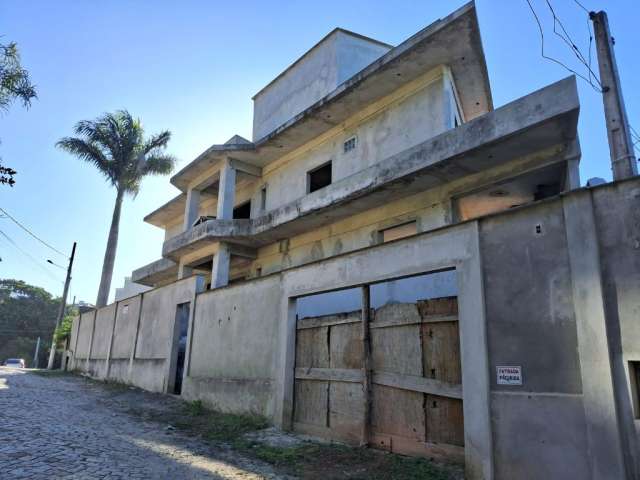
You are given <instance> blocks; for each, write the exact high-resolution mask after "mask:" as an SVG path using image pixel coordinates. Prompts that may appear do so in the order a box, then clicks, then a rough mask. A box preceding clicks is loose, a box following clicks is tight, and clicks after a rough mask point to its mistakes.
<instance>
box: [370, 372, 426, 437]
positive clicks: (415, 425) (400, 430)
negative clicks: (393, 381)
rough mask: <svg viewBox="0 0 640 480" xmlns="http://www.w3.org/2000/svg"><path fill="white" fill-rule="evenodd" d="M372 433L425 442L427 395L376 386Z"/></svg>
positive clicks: (373, 399) (372, 406) (373, 401)
mask: <svg viewBox="0 0 640 480" xmlns="http://www.w3.org/2000/svg"><path fill="white" fill-rule="evenodd" d="M372 393H373V395H372V402H371V433H375V434H388V435H399V436H402V437H406V438H412V439H414V440H417V441H424V439H425V412H424V394H423V393H419V392H412V391H410V390H400V389H397V388H392V387H386V386H382V385H376V384H375V383H374V384H373V386H372Z"/></svg>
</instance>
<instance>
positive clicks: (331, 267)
mask: <svg viewBox="0 0 640 480" xmlns="http://www.w3.org/2000/svg"><path fill="white" fill-rule="evenodd" d="M581 196H582V197H585V196H586V197H588V198H592V200H590V201H591V202H592V203H585V204H584V205H582V203H580V204H579V205H578V204H576V205H577V206H576V207H575V208H574V207H571V205H573V204H574V203H575V202H576V199H578V200H579V199H580V198H581ZM638 198H640V180H638V179H634V180H630V181H628V182H624V183H619V184H614V185H606V186H603V187H600V188H598V189H594V190H591V191H589V190H586V191H585V190H582V191H574V192H569V193H567V194H565V195H563V196H561V197H557V198H554V199H549V200H547V201H544V202H538V203H536V204H533V205H529V206H526V207H520V208H517V209H512V210H510V211H507V212H502V213H499V214H494V215H490V216H487V217H484V218H481V219H478V220H476V221H471V222H466V224H463V225H458V226H450V227H443V228H441V229H439V230H436V231H432V232H429V233H424V234H419V235H417V236H414V237H411V238H406V239H401V240H398V241H395V242H392V243H389V244H383V245H375V246H371V247H369V248H364V249H363V250H360V251H356V252H352V253H347V254H342V255H340V254H339V255H337V256H335V257H333V258H330V259H318V260H315V261H313V260H312V261H311V263H309V264H307V265H305V266H299V267H292V268H289V269H284V270H282V271H280V273H277V274H272V275H270V276H267V277H264V278H262V279H260V280H252V281H249V282H245V283H241V284H237V285H234V286H231V287H228V288H225V289H219V290H214V291H212V292H209V293H206V294H203V295H201V296H199V298H198V309H197V311H196V316H195V319H194V325H195V328H194V331H193V333H194V335H195V337H194V338H195V339H196V340H195V341H194V343H193V344H192V351H191V358H192V362H193V363H192V364H191V367H190V368H191V370H190V375H191V376H192V377H191V378H188V379H187V381H186V385H187V388H186V392H185V394H186V396H187V397H188V398H200V399H203V400H205V401H207V402H209V403H210V404H212V405H215V406H218V407H220V408H224V409H227V410H232V411H259V412H262V413H264V414H267V415H269V416H271V418H273V419H274V421H275V422H276V423H277V424H280V425H286V418H287V415H288V412H289V413H290V411H291V408H292V401H293V399H292V397H291V396H290V395H291V393H287V392H290V388H291V385H289V384H290V382H291V378H292V377H291V368H292V367H291V365H292V364H291V363H289V362H290V361H291V360H290V359H291V355H292V354H291V352H292V351H294V350H295V336H293V337H292V336H291V332H292V326H291V325H295V313H296V309H295V302H294V304H293V305H294V307H293V310H291V307H290V305H291V303H290V301H291V299H292V298H294V297H296V296H297V295H307V294H309V293H321V292H323V291H327V290H331V289H336V288H345V287H349V286H357V285H359V284H362V283H367V282H376V281H380V280H384V279H388V278H394V277H398V276H404V275H408V274H412V273H420V272H424V271H428V270H430V269H438V268H443V267H446V266H452V267H454V268H455V269H456V272H457V276H458V285H459V286H460V285H462V287H461V288H460V293H459V295H460V296H459V301H460V306H461V336H462V337H463V338H462V339H461V346H462V349H463V384H464V385H465V387H464V389H463V391H464V392H465V395H468V396H469V397H468V398H465V419H466V421H465V431H466V432H468V433H469V435H475V436H476V438H479V437H482V435H487V434H488V435H489V437H488V439H487V438H485V440H484V441H483V443H482V448H479V444H478V443H477V441H476V442H472V441H470V440H469V439H467V447H466V448H467V455H469V458H468V460H467V463H468V465H467V466H468V468H469V472H470V473H469V475H470V478H496V479H511V478H525V479H526V478H531V479H534V478H547V479H564V478H568V477H572V478H573V477H575V478H602V475H601V474H602V472H609V473H610V474H611V475H613V476H612V477H611V478H634V477H633V468H631V469H629V467H628V466H627V464H628V462H629V461H634V460H633V458H631V460H629V458H627V457H628V455H627V456H625V455H626V454H625V453H624V451H627V450H629V446H628V445H629V442H632V440H635V437H634V438H630V437H629V434H628V432H626V430H629V428H628V427H629V426H630V427H631V429H633V418H632V413H633V412H631V411H630V410H631V409H630V404H631V396H630V393H629V392H630V388H629V385H628V384H629V381H630V378H629V372H628V369H627V371H626V372H624V375H623V378H622V382H621V381H620V379H617V378H616V375H615V368H614V367H615V359H616V355H617V354H616V347H615V342H612V341H611V332H612V329H611V325H607V328H606V335H604V334H603V333H598V334H597V335H598V336H597V337H594V338H591V337H590V336H589V335H590V333H589V332H590V331H592V332H595V331H598V329H600V330H602V332H604V331H605V317H606V318H607V320H606V322H607V323H611V318H619V319H620V324H621V332H620V341H621V347H620V349H619V352H618V356H620V357H621V359H622V360H621V361H620V362H619V363H620V365H622V366H623V367H624V366H626V367H628V364H627V362H628V361H632V360H638V359H640V357H639V356H638V355H639V354H640V352H639V351H638V350H639V349H638V347H637V345H638V344H640V338H639V336H640V328H638V327H637V325H636V324H637V313H638V307H637V305H638V298H639V297H638V294H639V292H640V261H637V257H638V255H637V249H638V246H637V245H638V244H640V240H638V239H639V238H640V227H638V225H640V217H638V213H637V211H638V209H637V204H638V201H637V199H638ZM582 201H583V200H580V202H582ZM585 205H586V206H585ZM589 205H593V207H590V206H589ZM589 218H593V219H594V220H593V222H594V225H595V226H596V227H597V228H595V229H592V230H591V231H590V230H584V229H581V228H582V227H580V225H582V224H583V223H584V222H585V221H586V220H588V219H589ZM636 219H639V220H638V221H636ZM474 226H475V227H474ZM474 228H475V230H474ZM474 231H475V232H476V233H475V237H474ZM576 235H578V236H579V238H584V237H588V236H592V237H593V238H594V239H597V242H598V245H599V248H596V249H595V250H593V249H591V250H586V251H585V252H591V254H593V255H595V256H596V258H599V259H600V263H601V270H600V268H593V266H591V267H589V264H587V267H585V266H584V265H581V264H580V263H579V262H578V261H577V260H579V259H576V256H578V257H582V256H584V253H582V251H581V250H580V249H581V248H583V246H588V245H589V242H588V241H587V242H586V243H585V244H584V245H581V246H578V245H577V244H576V243H575V238H576ZM474 238H475V240H474ZM570 239H571V240H570ZM474 241H475V242H477V251H474V247H473V245H474ZM571 242H573V243H571ZM469 262H471V263H470V264H475V265H476V267H475V268H476V269H477V270H473V269H472V270H466V269H468V267H466V266H465V265H467V264H468V263H469ZM474 262H475V263H474ZM478 265H479V266H480V267H478ZM585 268H587V270H585ZM588 268H591V270H589V269H588ZM474 271H479V272H480V275H479V276H477V277H473V272H474ZM601 272H602V282H601V283H602V285H603V288H602V293H599V291H597V290H593V288H594V286H597V285H599V284H600V282H596V283H594V282H593V281H592V279H594V278H600V275H601ZM585 279H586V280H587V282H586V283H585ZM461 282H462V283H461ZM585 288H586V289H587V290H584V289H585ZM478 294H479V295H480V298H481V300H480V301H478V300H477V298H476V300H475V301H471V300H470V297H469V295H476V296H477V295H478ZM598 295H600V296H601V298H602V299H603V301H604V309H605V310H604V311H606V315H605V314H604V313H603V315H601V316H600V317H598V316H597V315H595V316H594V315H590V316H588V317H585V310H584V306H583V301H584V300H583V298H589V297H594V296H595V297H597V296H598ZM249 298H250V299H251V302H250V303H249V302H247V299H249ZM278 298H279V299H280V300H279V301H280V305H279V306H278ZM332 298H333V297H332ZM347 303H348V301H347ZM245 304H246V305H245ZM305 308H307V309H308V308H311V309H312V310H313V308H314V307H313V305H312V306H311V307H309V306H307V307H305ZM332 308H333V305H332ZM256 312H259V315H258V316H256ZM292 312H293V313H292ZM298 313H300V312H298ZM587 313H588V312H587ZM578 314H579V315H580V323H579V322H578V319H577V316H578ZM292 315H293V317H292ZM292 318H293V320H292ZM292 322H293V323H292ZM614 323H615V322H614ZM483 328H484V329H485V330H484V331H485V332H486V341H484V343H483V338H484V337H483V336H482V334H481V332H482V329H483ZM293 331H295V329H294V330H293ZM464 331H466V333H464ZM614 333H615V332H614ZM607 337H609V341H608V342H607ZM292 338H293V340H292ZM256 339H261V340H260V341H259V342H257V343H254V342H255V341H256ZM603 342H604V343H603ZM596 343H599V344H600V345H602V344H604V350H603V349H602V348H600V347H599V346H597V345H596ZM607 343H608V344H609V345H607ZM483 345H484V347H483ZM483 349H484V350H483ZM609 351H611V352H612V355H611V359H612V360H610V357H609V354H608V353H607V352H609ZM482 352H484V354H482ZM270 355H271V356H273V355H275V360H274V363H273V364H269V358H270ZM482 355H484V357H482ZM481 358H484V362H486V363H485V364H484V365H485V366H484V367H483V366H482V365H481V364H482V361H479V359H481ZM470 359H471V360H470ZM478 363H480V365H479V364H478ZM514 365H515V366H519V367H521V369H522V384H521V385H499V384H498V382H497V375H496V368H497V367H498V366H514ZM596 365H597V369H596V368H595V366H596ZM474 369H476V372H475V373H474V374H471V373H470V372H471V371H472V370H474ZM482 372H484V374H483V373H482ZM603 372H609V373H608V377H607V375H605V376H601V375H602V374H603ZM612 372H613V373H612ZM483 375H484V376H483ZM465 377H466V378H465ZM257 378H259V379H260V382H261V383H260V385H263V386H264V393H265V394H264V395H262V394H256V392H257V391H258V388H257V385H255V384H252V383H251V382H253V381H254V379H257ZM607 382H608V383H607ZM607 384H608V388H607ZM248 385H250V386H248ZM483 389H484V391H485V392H486V402H485V403H483V400H482V397H481V396H480V397H478V393H479V392H482V391H483ZM614 391H615V392H617V393H618V396H619V392H622V394H623V396H624V395H626V406H625V402H621V401H619V400H616V398H615V395H614ZM261 393H262V392H261ZM288 395H289V396H288ZM469 404H471V405H472V406H471V407H469V406H468V405H469ZM483 405H484V407H483ZM485 407H486V410H483V408H485ZM625 408H626V410H625ZM608 412H614V414H613V415H610V414H609V413H608ZM616 412H617V413H616ZM485 420H486V423H485V424H484V426H483V423H482V422H483V421H485ZM476 449H477V450H476ZM621 452H622V453H621ZM629 471H631V472H632V473H631V474H629V473H628V472H629ZM625 475H626V476H625Z"/></svg>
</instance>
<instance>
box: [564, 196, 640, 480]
mask: <svg viewBox="0 0 640 480" xmlns="http://www.w3.org/2000/svg"><path fill="white" fill-rule="evenodd" d="M563 207H564V217H565V228H566V233H567V241H568V243H569V245H570V247H569V264H570V266H571V284H572V289H573V308H574V311H575V316H576V327H577V336H578V355H579V357H580V373H581V376H582V397H583V400H582V401H583V404H584V411H585V419H586V423H587V442H588V445H589V452H590V455H589V461H590V462H591V469H592V472H593V478H632V477H631V476H627V475H626V472H625V465H624V459H623V445H622V443H621V432H620V426H619V424H618V418H619V417H618V415H617V412H616V402H615V397H614V385H613V377H612V373H611V361H610V354H609V345H608V342H607V328H606V315H605V310H604V299H603V291H602V277H601V275H600V253H599V248H598V238H597V232H596V225H595V218H594V216H593V205H592V201H591V193H590V192H588V191H587V192H582V193H579V194H574V195H571V196H567V197H565V198H564V199H563ZM630 420H631V421H632V419H630ZM633 478H635V476H633Z"/></svg>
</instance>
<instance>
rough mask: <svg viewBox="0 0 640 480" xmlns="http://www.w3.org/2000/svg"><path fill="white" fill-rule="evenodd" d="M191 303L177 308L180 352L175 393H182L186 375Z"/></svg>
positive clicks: (174, 384) (174, 385)
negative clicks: (185, 365)
mask: <svg viewBox="0 0 640 480" xmlns="http://www.w3.org/2000/svg"><path fill="white" fill-rule="evenodd" d="M189 308H190V303H189V302H186V303H181V304H179V305H178V306H177V307H176V326H177V328H178V352H177V355H176V369H175V371H176V377H175V381H174V383H173V393H175V394H176V395H180V393H181V392H182V375H183V374H184V359H185V354H186V351H187V331H188V330H189Z"/></svg>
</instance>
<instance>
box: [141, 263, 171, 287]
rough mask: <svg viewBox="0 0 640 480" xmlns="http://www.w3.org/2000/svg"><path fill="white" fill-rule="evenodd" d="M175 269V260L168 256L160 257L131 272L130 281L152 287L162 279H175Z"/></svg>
mask: <svg viewBox="0 0 640 480" xmlns="http://www.w3.org/2000/svg"><path fill="white" fill-rule="evenodd" d="M177 271H178V265H176V262H174V261H173V260H171V259H169V258H160V259H158V260H156V261H154V262H151V263H149V264H147V265H145V266H143V267H140V268H137V269H135V270H134V271H133V272H132V273H131V281H132V282H135V283H141V284H142V285H147V286H149V287H152V286H154V285H155V284H156V283H158V282H161V281H163V280H166V279H169V278H172V279H175V277H176V273H177Z"/></svg>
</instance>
